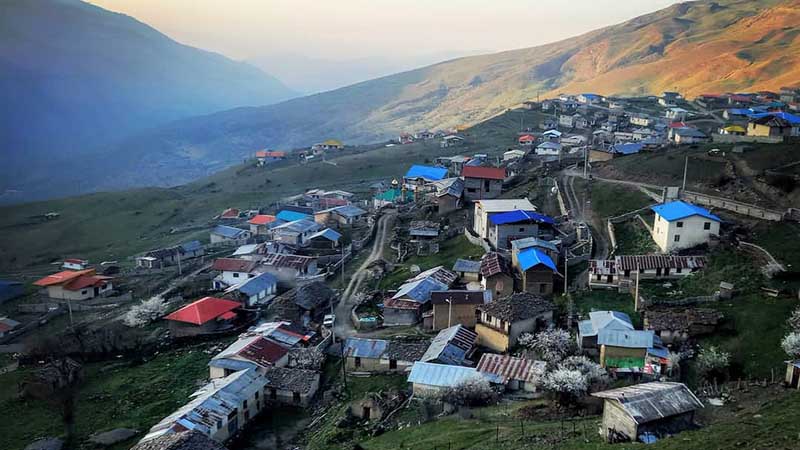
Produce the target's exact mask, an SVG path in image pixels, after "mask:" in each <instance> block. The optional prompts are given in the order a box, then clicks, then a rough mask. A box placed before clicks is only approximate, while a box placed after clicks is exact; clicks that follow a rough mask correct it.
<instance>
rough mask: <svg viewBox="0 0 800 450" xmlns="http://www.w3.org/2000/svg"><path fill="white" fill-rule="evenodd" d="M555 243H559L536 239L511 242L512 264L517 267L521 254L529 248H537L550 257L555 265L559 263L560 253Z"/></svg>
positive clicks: (529, 238)
mask: <svg viewBox="0 0 800 450" xmlns="http://www.w3.org/2000/svg"><path fill="white" fill-rule="evenodd" d="M555 242H558V241H553V242H551V241H546V240H544V239H539V238H535V237H528V238H524V239H516V240H513V241H511V262H512V264H514V265H517V263H516V261H517V255H519V252H521V251H523V250H526V249H529V248H535V249H538V250H539V251H541V252H543V253H544V254H545V255H547V256H549V257H550V259H552V260H553V262H554V263H557V262H558V258H559V255H560V252H559V251H558V246H557V245H556V244H555Z"/></svg>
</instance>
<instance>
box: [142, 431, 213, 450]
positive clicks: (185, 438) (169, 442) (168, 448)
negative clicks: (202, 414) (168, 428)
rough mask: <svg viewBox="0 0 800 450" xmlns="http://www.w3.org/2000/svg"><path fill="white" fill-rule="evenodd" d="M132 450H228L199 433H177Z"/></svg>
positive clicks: (150, 441)
mask: <svg viewBox="0 0 800 450" xmlns="http://www.w3.org/2000/svg"><path fill="white" fill-rule="evenodd" d="M130 450H227V449H226V448H225V447H224V446H223V445H222V444H220V443H219V442H217V441H215V440H213V439H211V438H210V437H208V436H206V435H204V434H203V433H201V432H199V431H191V430H189V431H176V432H172V433H167V434H162V435H160V436H155V437H153V438H151V439H148V440H147V441H141V442H139V443H137V444H136V445H134V446H133V447H131V449H130Z"/></svg>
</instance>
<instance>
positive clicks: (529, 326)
mask: <svg viewBox="0 0 800 450" xmlns="http://www.w3.org/2000/svg"><path fill="white" fill-rule="evenodd" d="M554 309H555V306H554V305H553V303H552V302H550V301H549V300H547V299H545V298H544V297H540V296H537V295H533V294H531V293H528V292H521V293H516V294H512V295H510V296H508V297H503V298H500V299H496V300H493V301H492V302H491V303H486V304H484V305H480V306H479V307H478V313H479V314H480V316H479V317H478V322H477V324H475V332H476V333H477V334H478V343H479V344H480V345H482V346H484V347H487V348H489V349H492V350H494V351H497V352H507V351H508V350H509V349H510V348H512V347H514V346H515V345H516V344H517V339H518V338H519V336H520V335H521V334H522V333H534V332H536V331H538V330H540V329H542V328H545V327H547V326H548V325H549V324H551V323H552V322H553V310H554Z"/></svg>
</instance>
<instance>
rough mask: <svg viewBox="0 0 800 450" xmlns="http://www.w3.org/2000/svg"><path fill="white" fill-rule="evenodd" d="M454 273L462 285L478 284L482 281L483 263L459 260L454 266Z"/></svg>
mask: <svg viewBox="0 0 800 450" xmlns="http://www.w3.org/2000/svg"><path fill="white" fill-rule="evenodd" d="M453 272H455V273H456V275H458V281H459V282H460V283H462V284H468V283H473V282H478V281H480V280H481V262H480V261H472V260H469V259H461V258H459V259H457V260H456V262H455V263H454V264H453Z"/></svg>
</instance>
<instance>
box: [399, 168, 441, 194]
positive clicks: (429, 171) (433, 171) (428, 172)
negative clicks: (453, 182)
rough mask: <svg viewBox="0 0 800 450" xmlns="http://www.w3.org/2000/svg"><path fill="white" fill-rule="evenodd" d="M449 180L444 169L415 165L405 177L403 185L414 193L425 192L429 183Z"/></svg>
mask: <svg viewBox="0 0 800 450" xmlns="http://www.w3.org/2000/svg"><path fill="white" fill-rule="evenodd" d="M445 178H447V169H446V168H444V167H432V166H419V165H413V166H411V168H410V169H408V172H406V174H405V175H404V176H403V184H405V185H406V187H407V188H408V189H410V190H413V191H425V190H426V189H427V187H426V186H427V185H428V184H429V183H433V182H436V181H441V180H443V179H445Z"/></svg>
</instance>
